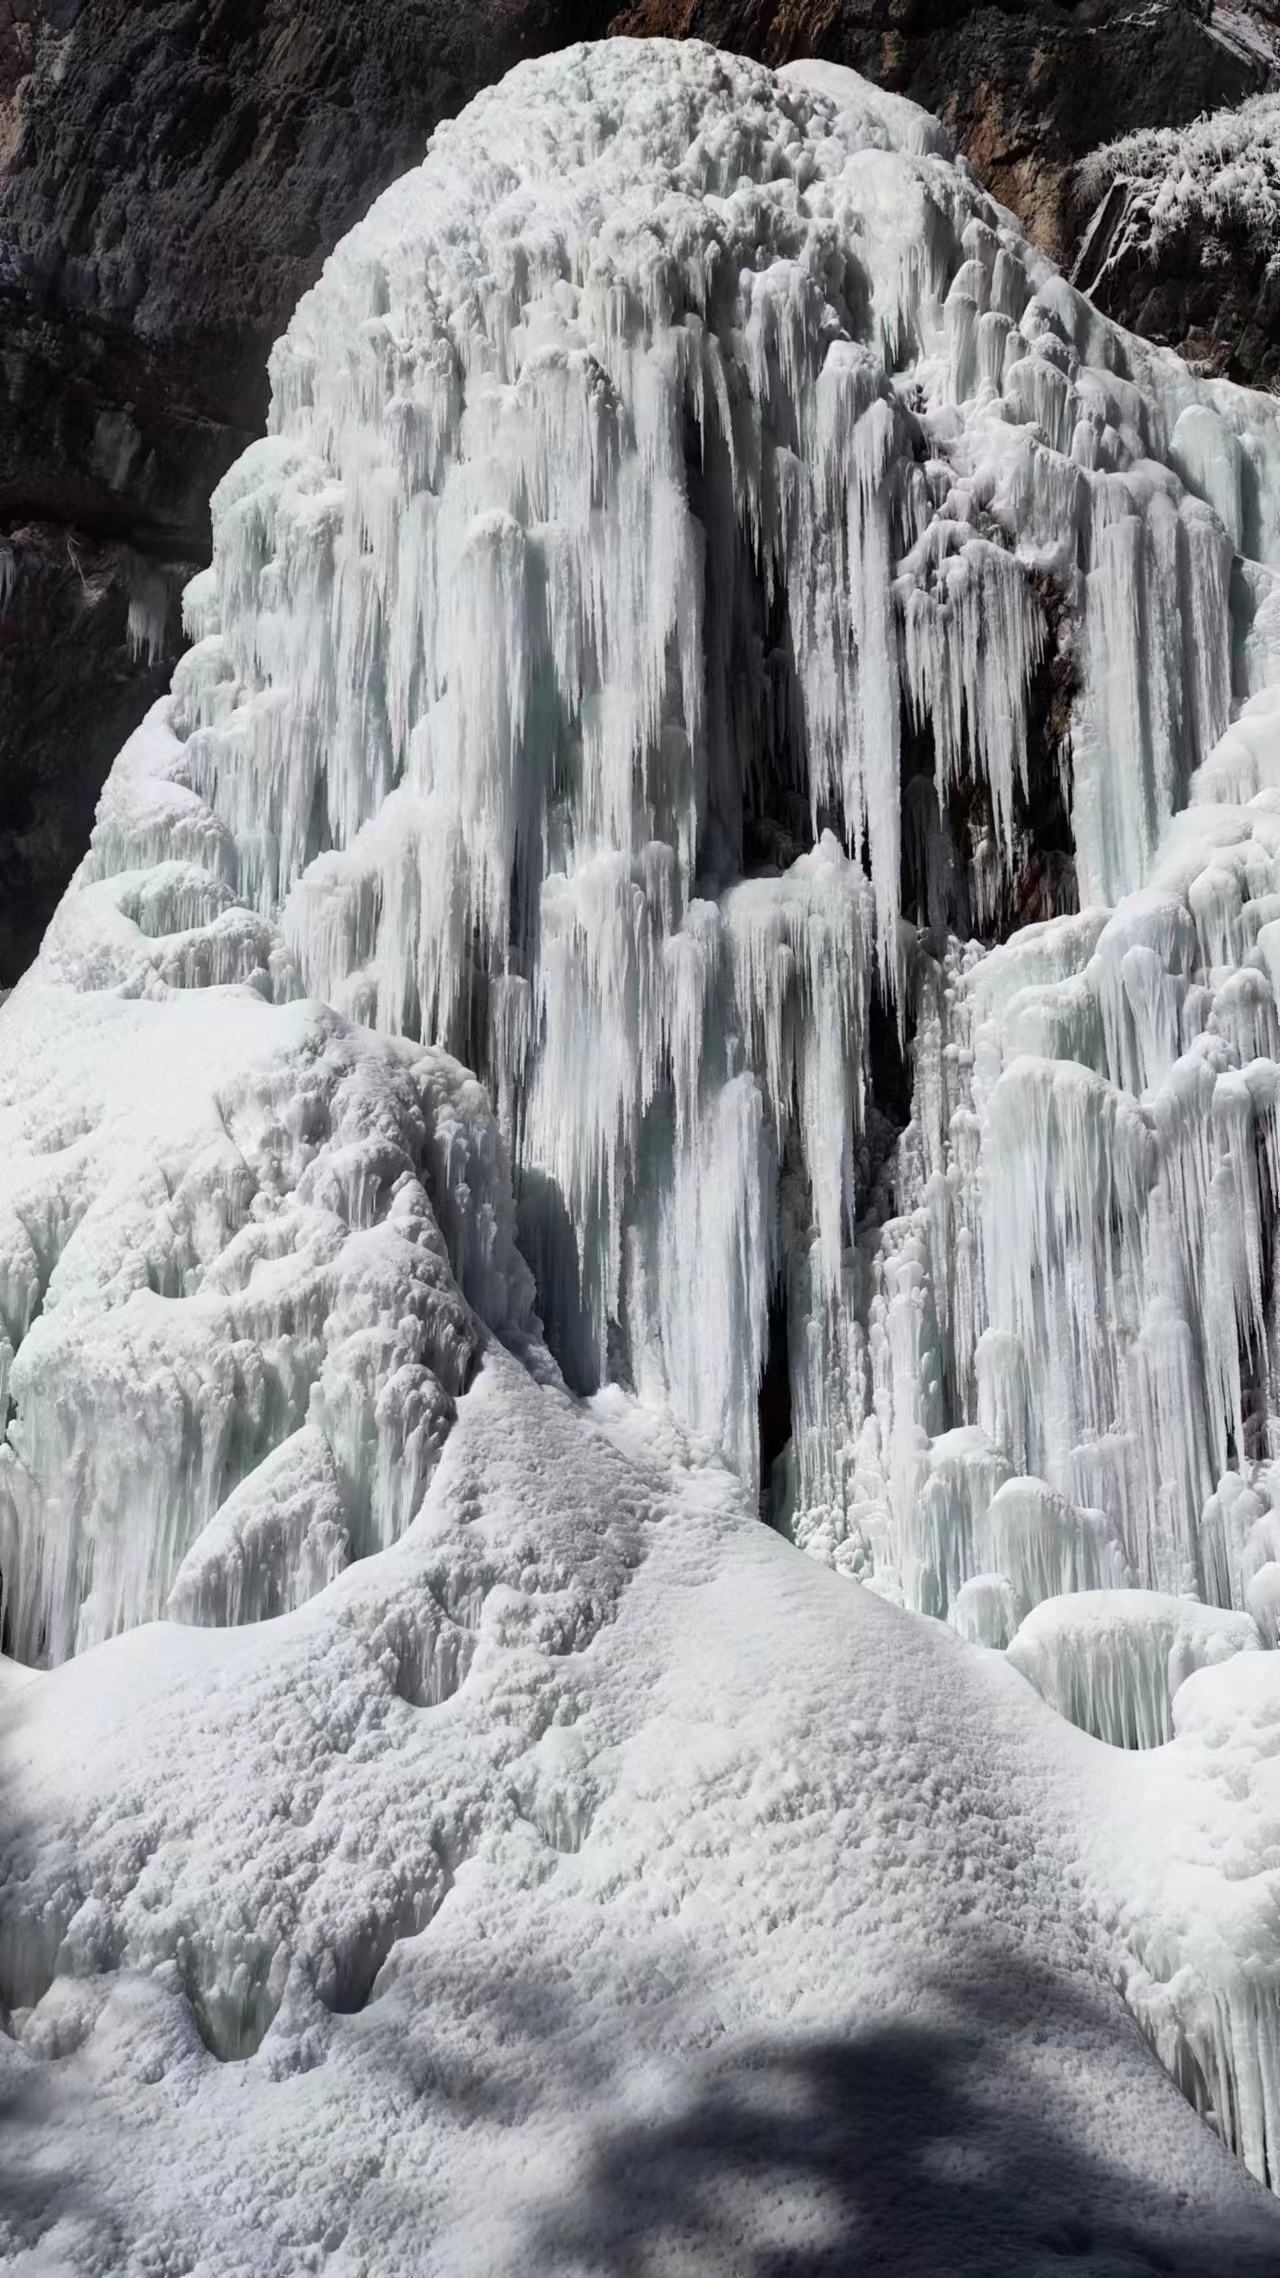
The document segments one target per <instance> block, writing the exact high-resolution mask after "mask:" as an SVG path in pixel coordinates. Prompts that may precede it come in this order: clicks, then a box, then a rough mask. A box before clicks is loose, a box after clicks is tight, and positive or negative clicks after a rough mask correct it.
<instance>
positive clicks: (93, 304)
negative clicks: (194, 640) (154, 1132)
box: [0, 0, 608, 986]
mask: <svg viewBox="0 0 1280 2278" xmlns="http://www.w3.org/2000/svg"><path fill="white" fill-rule="evenodd" d="M607 15H608V8H607V7H606V6H605V5H604V4H603V0H600V4H599V5H596V0H482V4H481V5H479V6H472V7H469V8H465V9H459V8H457V7H453V6H450V5H447V4H446V0H361V4H360V5H359V6H358V7H356V6H352V5H350V4H349V0H93V5H92V6H87V5H85V4H84V0H0V375H2V389H3V396H2V400H3V413H4V415H3V418H0V541H5V542H6V564H7V566H6V568H5V572H4V576H5V582H6V584H7V586H8V588H9V595H8V606H7V612H6V615H5V619H4V625H3V628H0V897H2V898H3V911H2V913H0V986H3V985H4V983H6V982H8V981H11V980H13V979H14V978H16V975H17V972H18V971H19V970H20V969H21V964H22V962H23V961H24V959H25V957H26V955H27V954H28V953H29V950H30V949H31V948H32V947H33V946H34V943H35V942H36V941H37V940H38V939H39V936H40V933H41V931H42V929H43V926H44V923H45V920H46V918H47V917H48V915H49V912H50V909H51V907H52V903H53V901H54V900H55V899H56V897H57V894H58V893H59V892H60V891H61V889H62V887H63V885H64V884H65V882H66V878H67V876H68V874H69V870H70V868H71V867H73V866H74V863H75V861H76V860H77V859H78V857H79V854H80V852H81V851H82V849H83V846H84V843H85V841H86V838H87V834H88V824H89V821H90V820H91V818H92V810H93V802H94V799H95V797H96V793H97V789H98V787H99V786H100V784H101V782H102V779H103V777H104V776H105V773H106V770H107V767H108V765H109V763H110V761H111V759H112V757H113V756H114V754H115V752H116V750H117V748H118V746H119V744H120V741H121V739H122V736H123V735H124V734H126V733H127V732H128V731H129V729H130V728H131V727H132V726H133V725H134V723H135V722H136V720H137V719H138V718H139V717H140V716H141V713H142V712H143V710H144V709H145V707H146V705H147V704H148V703H149V702H150V700H151V698H152V696H153V695H154V694H155V693H156V692H157V690H158V689H159V687H160V686H161V685H163V684H164V682H165V681H166V680H167V677H168V674H167V670H166V669H164V668H165V665H166V662H167V664H169V665H171V664H172V660H173V648H172V643H173V642H174V640H176V638H177V633H178V628H177V624H176V620H174V619H173V617H172V616H170V619H169V622H168V625H167V629H166V633H165V639H164V642H163V643H162V650H163V653H162V654H161V655H160V656H159V658H158V659H156V660H155V661H154V662H152V663H149V662H148V661H147V659H146V657H145V655H143V656H138V657H131V655H130V651H129V645H128V641H127V638H126V620H127V615H128V607H129V599H130V596H131V595H132V596H133V598H134V599H135V601H136V600H137V597H138V594H139V592H140V591H143V590H144V589H151V590H153V591H154V590H155V589H156V581H157V580H161V581H163V582H164V584H165V585H166V587H172V588H175V589H176V586H177V584H178V582H179V575H180V571H181V569H182V567H183V565H187V566H189V565H190V564H192V563H193V562H198V561H200V560H202V559H205V558H207V553H208V545H209V514H208V502H209V494H210V491H211V490H212V488H213V485H214V483H215V482H216V481H217V479H218V477H219V475H220V474H221V473H222V472H223V470H224V469H225V468H226V467H227V466H229V465H230V463H231V461H232V460H233V459H234V458H235V457H236V455H237V454H238V452H239V451H240V450H242V449H243V447H244V444H245V443H246V441H247V440H249V438H250V437H251V436H252V435H253V434H255V433H256V432H258V431H259V430H260V429H261V427H262V425H263V422H264V420H265V417H266V409H267V383H266V377H265V374H266V358H267V351H268V349H269V347H270V344H271V342H272V340H273V339H274V338H275V336H276V334H277V333H278V332H280V331H281V330H282V329H283V326H284V323H285V321H286V319H287V317H288V316H289V314H290V312H291V311H292V309H293V307H294V304H295V303H296V301H297V300H298V298H299V295H300V294H301V293H302V292H303V290H304V289H305V288H306V286H307V285H308V284H309V283H311V281H312V280H313V279H314V277H315V276H316V275H317V273H318V271H319V269H320V266H321V264H322V262H323V259H324V256H325V254H326V253H327V252H328V250H329V248H330V247H331V246H332V245H333V244H334V243H335V242H336V240H337V239H338V238H339V237H340V236H341V235H342V233H343V232H344V231H345V230H346V229H348V228H349V227H350V225H351V223H352V222H353V221H355V220H356V219H357V217H358V216H359V215H360V214H361V213H362V212H363V210H364V209H365V207H366V206H367V205H368V204H369V203H370V201H371V199H372V198H373V197H374V196H375V195H376V194H377V192H378V191H379V190H380V189H382V188H383V187H384V186H385V185H386V183H387V182H389V181H391V180H392V179H393V178H394V177H395V176H396V175H397V174H400V173H403V172H404V171H405V170H406V169H407V168H408V167H410V166H413V165H415V164H416V163H417V162H418V160H419V159H420V158H421V156H422V154H423V150H424V148H425V145H426V141H427V137H428V135H429V134H430V132H431V130H432V128H433V127H434V126H435V124H436V123H437V121H438V120H439V119H441V118H443V117H446V116H448V115H450V114H451V113H453V112H454V111H456V110H457V109H458V108H459V107H460V106H461V105H462V104H463V103H464V102H465V101H466V100H467V99H468V98H469V97H470V96H471V95H472V94H473V93H474V92H475V90H476V89H477V88H478V87H480V86H481V85H483V84H484V83H485V82H486V81H487V80H489V79H492V78H495V77H497V76H499V75H500V74H501V73H502V72H504V71H506V70H507V69H509V67H510V66H511V64H513V63H514V62H516V61H517V60H518V58H519V57H520V56H521V55H523V54H526V53H540V52H543V51H545V50H547V49H549V48H554V47H558V46H561V45H563V44H565V43H566V42H567V41H569V40H571V39H573V38H576V37H579V36H582V35H584V34H591V33H598V32H602V31H603V29H604V27H605V23H606V20H607ZM33 533H34V534H33ZM122 549H123V550H122ZM144 564H150V565H151V567H150V569H146V568H144V567H143V566H142V565H144ZM77 565H78V566H77ZM82 571H83V576H82V574H81V572H82ZM145 606H146V604H145V602H144V607H145ZM153 614H154V611H153Z"/></svg>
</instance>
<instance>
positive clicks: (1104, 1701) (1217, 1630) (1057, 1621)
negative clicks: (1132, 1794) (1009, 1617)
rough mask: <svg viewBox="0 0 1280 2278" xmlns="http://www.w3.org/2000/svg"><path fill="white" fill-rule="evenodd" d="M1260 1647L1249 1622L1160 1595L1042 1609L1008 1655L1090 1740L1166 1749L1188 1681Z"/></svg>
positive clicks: (1133, 1594)
mask: <svg viewBox="0 0 1280 2278" xmlns="http://www.w3.org/2000/svg"><path fill="white" fill-rule="evenodd" d="M1260 1642H1261V1641H1260V1639H1259V1636H1258V1631H1257V1627H1256V1625H1255V1623H1254V1621H1253V1619H1252V1617H1251V1616H1250V1615H1249V1614H1237V1613H1232V1612H1230V1611H1228V1610H1226V1609H1224V1608H1221V1607H1218V1606H1202V1605H1198V1604H1197V1603H1196V1601H1195V1599H1193V1598H1167V1597H1162V1596H1161V1594H1160V1592H1159V1591H1157V1590H1082V1591H1078V1592H1076V1593H1075V1594H1074V1595H1072V1596H1069V1597H1060V1598H1046V1599H1045V1600H1044V1601H1043V1603H1042V1604H1040V1605H1038V1606H1036V1607H1034V1608H1033V1609H1032V1611H1031V1612H1030V1613H1029V1614H1028V1615H1027V1617H1026V1619H1025V1621H1024V1622H1022V1624H1021V1625H1020V1627H1019V1628H1018V1630H1017V1632H1016V1634H1015V1635H1014V1637H1013V1638H1012V1639H1011V1640H1010V1643H1009V1648H1008V1653H1009V1659H1010V1661H1011V1662H1012V1663H1013V1666H1014V1668H1015V1669H1020V1670H1021V1672H1022V1674H1023V1676H1024V1677H1026V1678H1028V1679H1029V1681H1030V1682H1031V1683H1032V1684H1033V1685H1034V1686H1035V1688H1036V1691H1037V1692H1038V1693H1040V1694H1042V1695H1043V1697H1044V1699H1045V1700H1047V1701H1048V1703H1049V1706H1050V1708H1055V1709H1056V1710H1057V1711H1058V1714H1059V1716H1065V1717H1066V1718H1068V1720H1069V1721H1070V1722H1071V1723H1072V1724H1077V1725H1079V1727H1080V1729H1081V1731H1082V1732H1091V1733H1093V1735H1094V1737H1095V1739H1098V1740H1105V1741H1108V1742H1109V1743H1110V1745H1111V1746H1112V1747H1113V1748H1159V1747H1161V1746H1162V1745H1163V1743H1164V1742H1165V1741H1166V1740H1171V1739H1172V1738H1173V1703H1174V1695H1175V1694H1176V1693H1177V1691H1178V1688H1179V1686H1180V1685H1181V1684H1182V1682H1183V1680H1184V1679H1185V1678H1187V1677H1189V1676H1190V1675H1191V1674H1192V1672H1193V1671H1194V1670H1196V1669H1208V1668H1212V1667H1214V1666H1215V1665H1216V1664H1217V1663H1218V1662H1220V1661H1227V1660H1230V1659H1231V1658H1232V1656H1233V1655H1235V1654H1237V1653H1254V1652H1257V1650H1258V1648H1259V1645H1260Z"/></svg>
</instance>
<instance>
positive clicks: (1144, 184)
mask: <svg viewBox="0 0 1280 2278" xmlns="http://www.w3.org/2000/svg"><path fill="white" fill-rule="evenodd" d="M1116 181H1124V182H1128V183H1131V184H1132V185H1133V186H1134V188H1135V189H1136V190H1137V191H1138V192H1139V193H1140V194H1141V195H1142V196H1143V198H1144V202H1145V205H1146V210H1147V218H1148V225H1149V232H1150V239H1151V245H1152V250H1153V251H1159V249H1160V248H1161V247H1162V246H1164V245H1166V244H1168V243H1169V241H1170V240H1171V239H1173V238H1175V237H1177V236H1178V235H1179V234H1180V233H1181V232H1182V231H1183V230H1185V229H1187V228H1188V227H1192V228H1194V229H1196V230H1197V231H1207V232H1208V231H1211V232H1213V233H1215V234H1217V235H1221V236H1226V237H1239V236H1246V237H1249V238H1251V239H1253V240H1254V241H1255V242H1256V243H1257V244H1258V245H1259V246H1265V245H1267V244H1268V242H1274V239H1275V236H1276V231H1277V228H1280V103H1278V102H1277V100H1276V97H1275V95H1274V94H1266V95H1255V96H1254V97H1253V98H1252V99H1251V100H1250V101H1249V102H1247V103H1241V104H1239V105H1237V107H1236V108H1235V109H1234V110H1227V111H1214V112H1212V113H1210V114H1209V115H1208V116H1206V117H1204V118H1200V119H1196V120H1194V121H1193V122H1192V124H1191V125H1190V126H1185V127H1159V128H1157V127H1143V128H1142V129H1141V130H1140V131H1139V132H1138V133H1136V134H1131V135H1124V136H1122V137H1121V139H1120V140H1119V141H1118V142H1111V143H1106V144H1104V145H1103V147H1102V148H1101V149H1100V150H1097V151H1095V152H1093V154H1092V155H1091V156H1090V158H1089V159H1087V160H1086V162H1085V165H1084V167H1083V169H1082V186H1083V188H1084V189H1085V192H1086V194H1087V195H1092V196H1094V197H1097V198H1101V197H1102V196H1103V194H1104V193H1105V192H1106V191H1107V190H1108V189H1109V188H1110V186H1111V184H1112V183H1113V182H1116Z"/></svg>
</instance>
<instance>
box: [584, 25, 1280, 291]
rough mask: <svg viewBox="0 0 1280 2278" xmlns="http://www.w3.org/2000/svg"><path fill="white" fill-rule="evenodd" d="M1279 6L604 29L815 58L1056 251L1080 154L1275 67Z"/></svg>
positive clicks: (1272, 74) (1198, 105)
mask: <svg viewBox="0 0 1280 2278" xmlns="http://www.w3.org/2000/svg"><path fill="white" fill-rule="evenodd" d="M1268 16H1270V17H1272V18H1273V19H1274V18H1275V17H1277V16H1280V0H1262V4H1261V5H1259V6H1257V7H1255V8H1253V9H1249V8H1248V6H1247V4H1246V5H1241V6H1240V7H1235V8H1231V9H1224V8H1220V7H1215V6H1214V5H1212V0H632V4H631V5H630V6H629V7H628V8H627V9H626V10H625V11H624V12H623V13H622V14H621V15H618V16H616V17H615V18H614V21H613V25H612V29H613V30H614V31H615V32H631V33H635V34H643V33H650V34H652V33H657V32H667V33H671V34H673V35H675V36H676V37H681V38H693V37H696V38H699V39H706V40H712V41H714V42H715V43H716V45H717V46H720V47H726V48H734V49H737V50H739V51H740V52H741V53H743V54H746V55H752V56H757V57H759V58H760V59H761V60H762V61H763V62H766V63H770V64H773V65H774V66H775V67H776V66H777V65H779V64H783V63H788V62H790V61H792V60H793V59H794V58H795V57H797V56H802V55H820V56H823V57H825V58H826V59H827V60H828V61H830V62H832V63H845V64H849V65H851V66H852V67H853V69H854V70H855V71H861V72H864V73H865V74H866V76H867V77H868V78H869V79H874V80H877V81H878V82H879V83H880V84H881V85H882V86H885V87H890V88H892V89H893V90H894V91H895V92H896V93H898V94H902V95H909V96H910V97H911V99H912V101H913V102H917V103H922V104H923V105H924V107H925V109H926V110H929V111H935V112H937V114H938V115H939V117H941V118H944V119H946V120H948V121H949V123H950V124H951V125H952V126H953V127H954V129H955V133H956V139H957V141H958V143H959V145H960V148H961V149H962V150H963V151H964V152H965V153H966V155H967V156H968V157H969V158H970V160H971V161H972V163H973V165H974V167H975V169H976V171H977V173H978V174H979V176H980V177H981V179H982V181H983V182H984V183H985V184H986V186H987V188H988V189H989V190H991V191H992V193H993V195H994V196H996V197H997V198H999V199H1000V200H1001V201H1002V202H1003V203H1004V204H1005V205H1007V206H1011V207H1012V208H1013V210H1014V212H1015V213H1016V214H1017V215H1018V217H1019V219H1020V220H1021V221H1022V223H1023V225H1024V227H1025V228H1026V230H1027V232H1028V234H1029V235H1030V236H1031V237H1032V238H1034V239H1035V241H1036V242H1037V243H1038V244H1040V245H1043V246H1044V247H1045V248H1046V250H1047V251H1048V252H1050V253H1052V254H1053V255H1054V257H1055V258H1056V259H1058V260H1060V261H1066V260H1069V259H1070V257H1071V254H1072V252H1073V250H1074V247H1075V245H1076V242H1077V241H1078V238H1079V236H1080V234H1081V232H1082V230H1083V227H1084V225H1085V223H1086V222H1087V220H1088V218H1089V217H1088V212H1087V210H1084V209H1082V206H1081V200H1080V194H1079V192H1078V190H1077V187H1076V184H1075V170H1076V167H1077V165H1078V163H1079V161H1080V160H1081V159H1082V158H1083V157H1084V156H1085V155H1086V153H1087V152H1089V151H1091V150H1093V149H1095V148H1096V146H1097V145H1098V144H1099V143H1102V142H1108V141H1111V140H1113V139H1114V138H1115V137H1117V136H1118V135H1121V134H1127V133H1129V132H1131V131H1132V130H1133V129H1134V128H1136V127H1143V126H1177V125H1179V124H1181V123H1182V122H1183V121H1185V120H1188V119H1193V118H1195V117H1196V116H1197V115H1198V114H1199V113H1200V112H1201V111H1204V110H1212V109H1216V108H1218V107H1220V106H1222V105H1226V104H1233V103H1238V102H1241V101H1242V100H1243V99H1244V98H1245V97H1246V96H1248V95H1251V94H1256V93H1258V92H1260V91H1261V90H1262V89H1263V88H1265V87H1266V86H1267V85H1268V84H1270V83H1271V82H1272V81H1273V80H1274V79H1275V78H1276V77H1278V76H1280V71H1278V70H1277V59H1278V58H1280V40H1275V39H1273V37H1272V34H1271V31H1270V29H1269V27H1268V25H1267V24H1266V22H1265V21H1264V19H1265V18H1266V17H1268Z"/></svg>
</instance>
